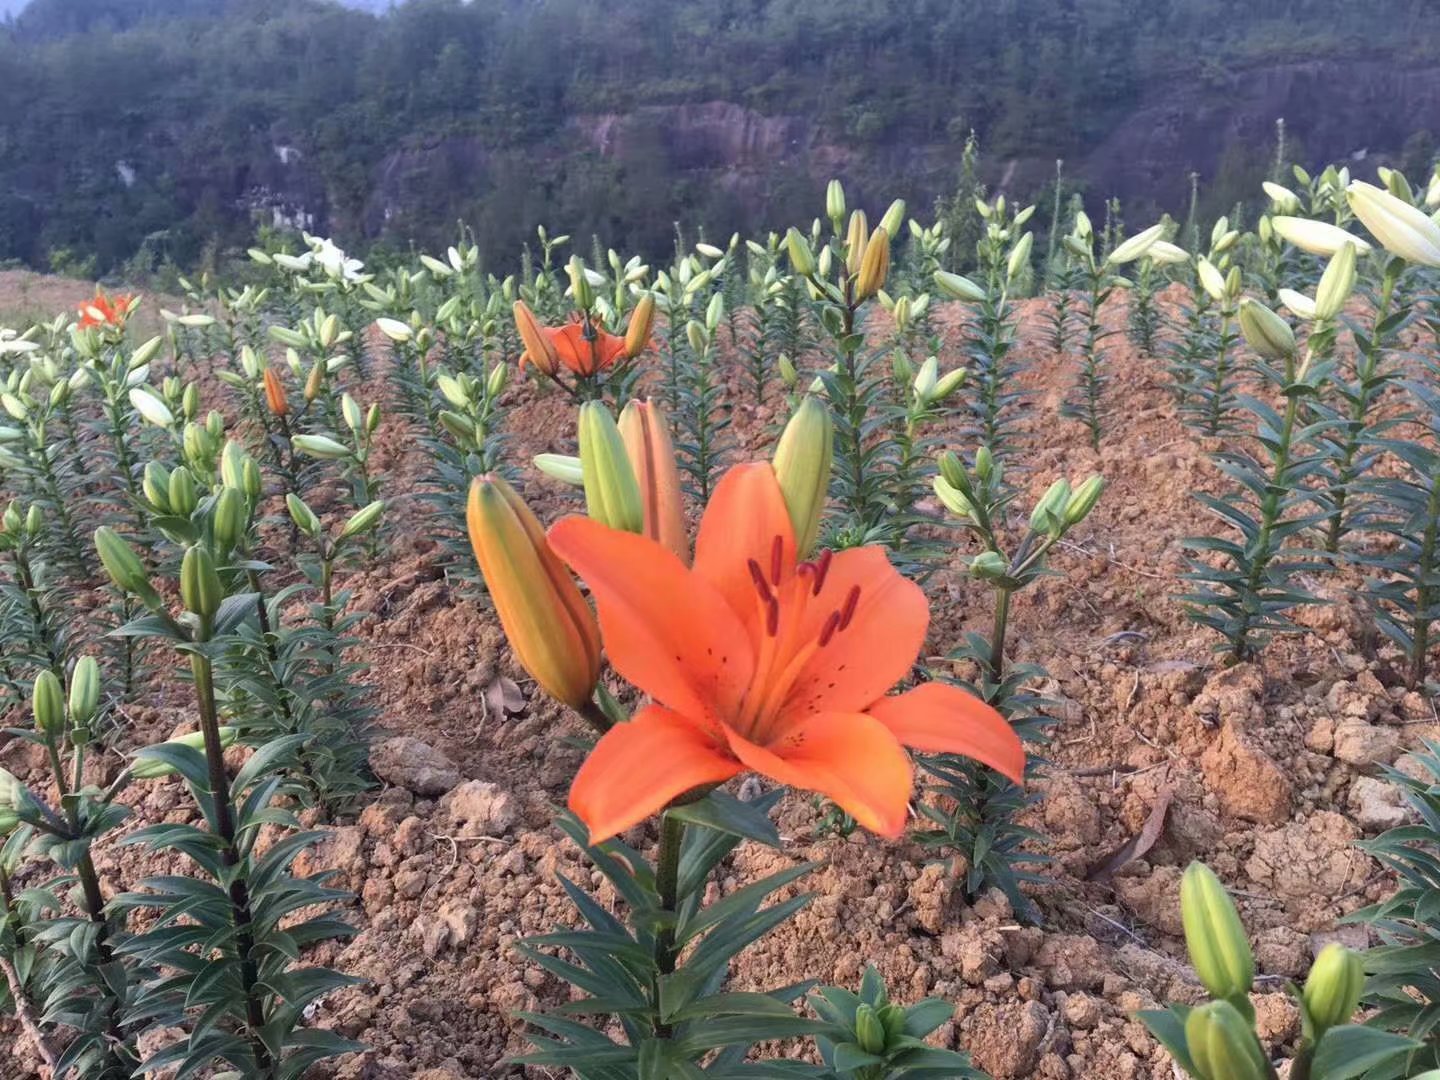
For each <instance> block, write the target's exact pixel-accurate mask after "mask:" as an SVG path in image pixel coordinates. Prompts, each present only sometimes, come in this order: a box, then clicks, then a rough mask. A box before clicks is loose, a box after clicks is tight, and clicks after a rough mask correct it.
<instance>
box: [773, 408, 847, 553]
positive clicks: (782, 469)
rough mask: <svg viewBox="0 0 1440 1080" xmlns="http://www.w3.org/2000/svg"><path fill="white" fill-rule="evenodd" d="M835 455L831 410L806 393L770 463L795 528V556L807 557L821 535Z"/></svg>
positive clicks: (781, 436)
mask: <svg viewBox="0 0 1440 1080" xmlns="http://www.w3.org/2000/svg"><path fill="white" fill-rule="evenodd" d="M834 457H835V426H834V422H833V421H832V420H831V418H830V410H829V408H828V407H827V406H826V405H825V403H824V402H822V401H821V400H820V399H819V398H817V397H813V396H811V395H808V394H807V395H806V396H805V397H804V398H803V399H801V401H800V405H799V407H798V408H797V409H796V410H795V414H794V415H793V416H791V417H790V421H789V423H787V424H786V425H785V430H784V431H783V432H782V433H781V434H780V441H779V443H778V444H776V447H775V457H774V459H773V462H772V463H773V465H774V468H775V478H776V479H777V480H778V481H779V482H780V491H781V492H782V493H783V494H784V496H785V507H786V509H787V510H789V511H790V524H791V526H792V527H793V529H794V530H795V552H796V556H797V558H801V559H804V558H808V557H809V555H810V552H811V551H812V550H813V549H814V547H815V539H816V537H818V536H819V535H820V519H821V518H822V517H823V516H824V514H825V500H826V497H827V496H828V495H829V493H830V469H831V466H832V464H833V463H834Z"/></svg>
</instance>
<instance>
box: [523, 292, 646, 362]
mask: <svg viewBox="0 0 1440 1080" xmlns="http://www.w3.org/2000/svg"><path fill="white" fill-rule="evenodd" d="M515 328H516V329H517V330H518V331H519V332H520V341H521V344H523V345H524V346H525V352H524V353H522V354H521V356H520V367H521V369H522V370H523V369H524V367H525V365H526V364H534V365H535V366H536V367H538V368H539V369H540V370H541V371H543V372H544V373H545V374H546V375H554V374H555V371H556V368H557V367H558V366H559V365H561V364H563V365H565V367H567V368H569V369H570V370H571V371H572V372H574V373H575V374H576V375H580V376H590V375H595V374H598V373H599V372H601V371H604V370H605V369H606V368H608V367H613V366H614V365H615V362H616V361H617V360H620V359H621V358H622V357H623V358H625V359H629V358H631V357H632V356H633V355H634V354H633V353H632V352H631V351H630V345H629V343H627V341H626V339H625V338H623V337H620V336H619V335H618V334H611V333H609V332H607V331H605V330H601V329H600V327H598V326H596V325H595V323H594V322H593V321H591V322H586V321H585V320H583V319H582V320H580V321H577V322H572V323H567V324H566V325H565V326H562V327H559V328H558V329H555V328H552V327H549V326H542V325H540V320H538V319H537V318H535V314H534V312H532V311H531V310H530V308H529V306H527V305H526V303H525V301H523V300H517V301H515ZM643 346H644V342H643V341H641V342H640V347H642V348H643Z"/></svg>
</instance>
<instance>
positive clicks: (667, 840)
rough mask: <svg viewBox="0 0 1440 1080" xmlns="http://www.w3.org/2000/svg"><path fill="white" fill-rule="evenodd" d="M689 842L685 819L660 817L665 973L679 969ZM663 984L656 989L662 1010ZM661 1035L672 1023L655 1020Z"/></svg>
mask: <svg viewBox="0 0 1440 1080" xmlns="http://www.w3.org/2000/svg"><path fill="white" fill-rule="evenodd" d="M684 844H685V823H684V822H683V821H681V820H680V819H679V818H677V817H673V816H671V815H670V814H664V815H662V816H661V818H660V853H659V855H657V856H656V859H655V891H656V895H657V897H658V899H659V903H660V913H661V919H662V921H661V924H660V928H659V929H658V930H657V931H656V932H655V969H656V970H657V971H658V972H659V973H660V975H661V976H662V977H663V976H665V975H669V974H670V973H671V972H673V971H674V970H675V959H676V949H675V908H676V905H677V903H678V901H679V896H678V895H677V894H678V893H679V890H680V850H681V848H682V847H683V846H684ZM659 1000H660V992H659V987H658V986H657V987H656V989H655V1002H656V1007H657V1010H658V1007H659ZM655 1034H656V1036H657V1037H658V1038H662V1039H664V1038H669V1036H670V1025H669V1024H667V1023H664V1022H663V1021H661V1020H659V1019H658V1017H657V1019H656V1023H655Z"/></svg>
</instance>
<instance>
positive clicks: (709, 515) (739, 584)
mask: <svg viewBox="0 0 1440 1080" xmlns="http://www.w3.org/2000/svg"><path fill="white" fill-rule="evenodd" d="M776 537H779V539H780V544H779V546H778V548H777V546H776V544H775V539H776ZM777 556H778V558H777ZM752 559H753V560H754V561H755V562H756V563H757V564H758V565H759V567H760V570H761V573H762V574H764V576H765V578H766V579H767V580H769V581H771V582H772V583H773V581H774V576H773V571H774V570H775V568H776V567H775V564H776V563H778V564H779V569H780V571H781V574H782V575H788V574H789V573H790V572H791V571H792V570H793V569H794V567H795V530H794V529H793V528H792V526H791V524H790V511H789V510H787V509H786V508H785V496H784V495H783V494H781V491H780V482H779V481H778V480H776V479H775V470H774V469H772V468H771V467H770V464H769V462H764V461H761V462H755V463H753V464H749V465H736V466H734V467H733V468H732V469H731V470H730V471H729V472H727V473H726V474H725V475H724V476H722V477H721V478H720V482H719V483H718V484H716V485H715V490H714V492H713V493H712V494H711V496H710V502H709V503H708V504H707V505H706V507H705V516H704V517H703V518H701V520H700V533H699V535H698V536H697V537H696V538H695V564H694V565H695V573H696V574H697V575H698V576H699V577H702V578H704V579H705V580H706V581H708V582H709V583H710V584H711V585H713V586H714V587H715V588H716V589H718V590H719V591H720V593H721V594H722V595H724V597H725V599H726V600H727V601H728V602H729V604H730V606H731V608H732V609H734V611H735V613H736V614H737V615H739V616H740V617H741V618H742V619H743V620H745V624H746V625H747V626H748V627H750V628H751V631H752V632H753V633H755V634H756V636H757V637H758V629H759V622H760V610H761V609H760V604H759V602H758V599H757V595H756V591H755V581H754V578H753V577H752V576H751V573H750V561H751V560H752ZM887 688H888V684H887Z"/></svg>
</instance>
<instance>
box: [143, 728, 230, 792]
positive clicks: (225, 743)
mask: <svg viewBox="0 0 1440 1080" xmlns="http://www.w3.org/2000/svg"><path fill="white" fill-rule="evenodd" d="M219 730H220V746H221V747H222V748H226V749H228V748H229V747H231V746H234V745H235V739H236V736H238V735H239V733H240V729H239V728H233V727H222V728H220V729H219ZM160 745H161V746H188V747H189V748H190V749H191V750H203V749H205V733H204V732H203V731H188V732H186V733H185V734H184V735H176V736H175V738H173V739H166V740H165V741H164V742H163V743H161V744H160ZM130 775H131V777H132V778H134V779H136V780H159V779H162V778H163V777H166V776H174V775H175V768H174V766H172V765H170V764H168V763H167V762H164V761H152V760H143V759H142V760H140V761H137V762H135V764H133V765H131V766H130Z"/></svg>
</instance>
